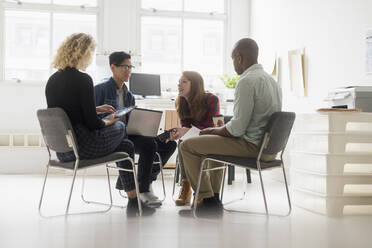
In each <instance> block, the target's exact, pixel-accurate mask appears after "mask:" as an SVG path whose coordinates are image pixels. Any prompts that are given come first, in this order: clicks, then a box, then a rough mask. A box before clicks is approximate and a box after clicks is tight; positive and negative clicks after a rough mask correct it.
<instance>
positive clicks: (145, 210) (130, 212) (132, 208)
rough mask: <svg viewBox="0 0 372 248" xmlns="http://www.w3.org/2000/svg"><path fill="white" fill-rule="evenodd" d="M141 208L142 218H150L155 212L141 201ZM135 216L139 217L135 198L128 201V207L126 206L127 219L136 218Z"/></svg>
mask: <svg viewBox="0 0 372 248" xmlns="http://www.w3.org/2000/svg"><path fill="white" fill-rule="evenodd" d="M141 206H142V216H150V215H153V214H154V213H155V212H156V210H155V208H151V207H149V206H147V205H146V204H145V203H144V202H142V201H141ZM137 215H139V209H138V201H137V198H132V199H129V201H128V205H127V217H136V216H137Z"/></svg>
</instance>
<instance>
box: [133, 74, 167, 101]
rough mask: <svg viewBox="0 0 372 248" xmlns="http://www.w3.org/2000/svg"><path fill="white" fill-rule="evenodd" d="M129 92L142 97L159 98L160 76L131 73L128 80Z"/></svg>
mask: <svg viewBox="0 0 372 248" xmlns="http://www.w3.org/2000/svg"><path fill="white" fill-rule="evenodd" d="M129 90H130V91H131V92H132V93H133V94H135V95H141V96H143V97H145V96H160V95H161V92H160V75H157V74H145V73H132V75H131V77H130V79H129Z"/></svg>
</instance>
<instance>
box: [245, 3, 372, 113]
mask: <svg viewBox="0 0 372 248" xmlns="http://www.w3.org/2000/svg"><path fill="white" fill-rule="evenodd" d="M251 5H252V6H251V7H252V9H251V12H252V19H251V20H252V21H251V32H252V33H251V34H252V37H253V38H255V39H256V40H257V42H258V43H259V46H260V49H261V61H263V62H268V61H267V59H268V58H270V57H271V56H272V54H275V52H277V53H278V55H279V56H280V59H281V62H282V63H281V65H282V66H281V70H280V71H281V75H282V76H281V81H282V83H283V92H284V99H283V100H284V105H285V108H286V109H290V110H294V111H298V112H310V111H313V110H314V109H316V108H319V107H322V106H323V107H324V106H326V104H325V102H323V101H322V100H323V98H324V97H325V96H326V94H327V92H328V90H329V89H332V88H335V87H341V86H348V85H372V83H371V82H372V76H367V75H366V73H365V44H364V36H365V33H366V30H367V29H368V28H372V15H371V10H372V1H368V0H327V1H323V0H312V1H308V0H280V1H277V0H252V1H251ZM302 47H305V49H306V62H307V68H306V70H307V75H308V77H307V79H308V97H305V98H299V97H293V96H292V95H291V94H290V93H289V79H288V66H287V56H288V55H287V54H288V53H287V52H288V50H292V49H297V48H302Z"/></svg>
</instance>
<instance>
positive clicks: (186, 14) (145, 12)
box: [136, 0, 231, 73]
mask: <svg viewBox="0 0 372 248" xmlns="http://www.w3.org/2000/svg"><path fill="white" fill-rule="evenodd" d="M185 1H186V0H182V10H160V9H156V8H150V9H147V8H142V0H140V1H138V5H137V12H138V13H139V14H138V19H137V30H139V32H138V33H137V37H138V38H137V41H138V42H137V44H138V47H137V49H136V50H137V51H139V57H140V58H142V56H141V55H142V47H141V41H142V37H141V27H142V23H141V20H142V17H160V18H161V17H163V18H180V19H181V70H184V51H183V50H184V22H185V19H189V20H195V19H202V20H219V21H223V27H224V30H223V41H222V42H223V45H222V50H223V52H222V56H223V57H222V59H223V61H225V62H224V63H223V66H222V70H223V71H222V73H224V72H225V71H226V69H227V63H226V58H227V44H228V42H229V40H228V38H227V36H228V34H229V33H230V30H231V29H230V27H229V26H230V25H229V23H230V18H229V16H230V14H229V13H230V9H231V7H230V4H231V3H230V0H224V6H225V7H224V8H225V11H224V13H217V12H194V11H185ZM141 64H142V59H141V61H140V67H142V66H141ZM141 69H142V68H141Z"/></svg>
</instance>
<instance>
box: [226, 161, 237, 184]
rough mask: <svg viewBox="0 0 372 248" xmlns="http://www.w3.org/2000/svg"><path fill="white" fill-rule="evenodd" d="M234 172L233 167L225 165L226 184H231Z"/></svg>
mask: <svg viewBox="0 0 372 248" xmlns="http://www.w3.org/2000/svg"><path fill="white" fill-rule="evenodd" d="M234 174H235V167H234V166H231V165H228V166H227V184H228V185H231V184H232V181H233V180H234V177H235V175H234Z"/></svg>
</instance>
